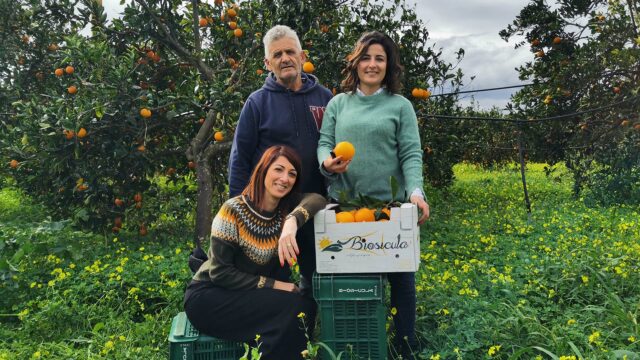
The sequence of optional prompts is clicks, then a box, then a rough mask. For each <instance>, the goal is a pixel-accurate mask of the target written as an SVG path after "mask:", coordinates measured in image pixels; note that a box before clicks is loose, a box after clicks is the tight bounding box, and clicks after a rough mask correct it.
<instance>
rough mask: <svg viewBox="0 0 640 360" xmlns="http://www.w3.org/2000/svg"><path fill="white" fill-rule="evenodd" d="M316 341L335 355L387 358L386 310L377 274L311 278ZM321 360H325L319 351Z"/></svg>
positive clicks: (375, 359)
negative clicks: (316, 314)
mask: <svg viewBox="0 0 640 360" xmlns="http://www.w3.org/2000/svg"><path fill="white" fill-rule="evenodd" d="M313 284H314V288H313V290H314V292H313V293H314V296H315V299H316V301H317V302H318V307H319V311H320V313H319V319H320V341H322V342H323V343H325V344H326V345H327V346H329V348H330V349H331V350H333V352H334V353H335V354H336V355H337V354H338V353H339V352H341V351H344V352H345V353H353V354H354V355H357V356H358V358H359V359H371V360H384V359H386V358H387V333H386V328H385V325H386V308H385V305H384V294H385V291H384V287H385V285H386V279H385V276H384V275H381V274H352V275H349V274H315V275H314V281H313ZM321 357H322V358H323V359H328V358H329V357H328V356H327V354H326V353H325V352H324V351H322V350H321Z"/></svg>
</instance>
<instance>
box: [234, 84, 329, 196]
mask: <svg viewBox="0 0 640 360" xmlns="http://www.w3.org/2000/svg"><path fill="white" fill-rule="evenodd" d="M302 81H303V83H302V88H300V90H298V91H291V90H289V89H287V88H286V87H284V86H282V85H281V84H279V83H278V82H276V79H275V76H274V75H273V73H270V74H269V76H267V79H266V80H265V83H264V85H263V86H262V88H261V89H259V90H257V91H254V92H253V93H252V94H251V95H249V98H247V101H246V102H245V104H244V107H243V108H242V112H241V113H240V119H239V120H238V125H237V126H236V132H235V136H234V138H233V145H232V147H231V155H230V157H229V196H230V197H233V196H236V195H239V194H240V193H241V192H242V190H244V188H245V186H247V184H248V183H249V178H250V177H251V172H252V171H253V168H254V166H255V165H256V164H257V163H258V161H259V160H260V157H261V156H262V154H263V153H264V151H265V150H266V149H267V148H269V147H270V146H273V145H288V146H290V147H291V148H293V149H294V150H296V152H297V153H298V155H299V156H300V159H301V160H302V174H301V180H302V187H301V189H300V190H301V191H302V192H315V193H318V194H322V195H324V194H326V188H325V184H324V177H323V176H322V175H321V174H320V171H319V163H318V157H317V154H316V149H317V148H318V138H319V137H320V127H321V126H322V116H323V114H324V109H325V107H326V106H327V103H328V102H329V100H330V99H331V97H332V95H331V91H329V90H328V89H327V88H325V87H324V86H322V85H320V84H318V78H316V77H315V76H313V75H310V74H305V73H303V74H302Z"/></svg>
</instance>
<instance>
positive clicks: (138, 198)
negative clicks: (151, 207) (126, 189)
mask: <svg viewBox="0 0 640 360" xmlns="http://www.w3.org/2000/svg"><path fill="white" fill-rule="evenodd" d="M133 201H135V202H137V203H139V202H141V201H142V194H140V193H137V194H135V195H133Z"/></svg>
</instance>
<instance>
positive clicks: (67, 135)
mask: <svg viewBox="0 0 640 360" xmlns="http://www.w3.org/2000/svg"><path fill="white" fill-rule="evenodd" d="M62 133H63V134H64V137H65V138H66V139H67V140H71V139H73V137H74V136H76V132H75V131H73V130H66V129H65V130H62Z"/></svg>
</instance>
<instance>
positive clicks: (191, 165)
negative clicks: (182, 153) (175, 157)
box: [187, 161, 196, 169]
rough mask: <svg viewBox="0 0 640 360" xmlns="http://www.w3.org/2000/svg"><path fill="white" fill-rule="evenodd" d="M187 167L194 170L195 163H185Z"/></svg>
mask: <svg viewBox="0 0 640 360" xmlns="http://www.w3.org/2000/svg"><path fill="white" fill-rule="evenodd" d="M187 167H188V168H189V169H195V168H196V163H195V162H193V161H189V162H188V163H187Z"/></svg>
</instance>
